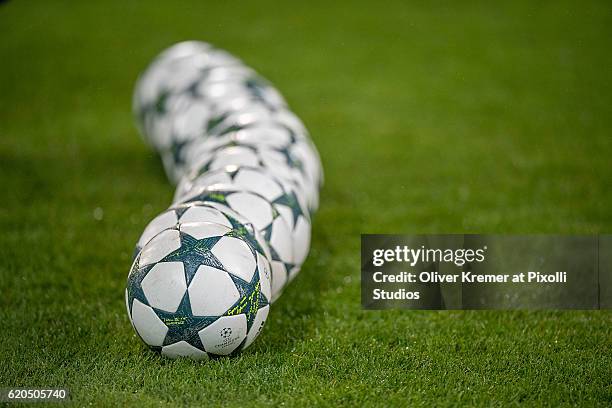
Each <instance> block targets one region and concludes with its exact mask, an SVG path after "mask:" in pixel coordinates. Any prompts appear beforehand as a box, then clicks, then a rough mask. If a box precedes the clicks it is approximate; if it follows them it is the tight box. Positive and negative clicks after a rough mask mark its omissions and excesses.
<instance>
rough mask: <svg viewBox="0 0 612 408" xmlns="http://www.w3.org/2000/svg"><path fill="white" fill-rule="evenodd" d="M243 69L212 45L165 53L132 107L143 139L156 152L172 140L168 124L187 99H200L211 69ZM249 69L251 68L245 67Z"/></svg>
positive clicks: (187, 46) (184, 46)
mask: <svg viewBox="0 0 612 408" xmlns="http://www.w3.org/2000/svg"><path fill="white" fill-rule="evenodd" d="M234 67H243V64H242V62H241V61H240V60H239V59H237V58H235V57H234V56H232V55H230V54H228V53H227V52H225V51H222V50H219V49H215V48H213V47H212V46H210V45H209V44H206V43H200V42H194V41H191V42H185V43H180V44H177V45H175V46H173V47H171V48H169V49H168V50H166V51H164V52H162V53H161V54H160V55H159V56H158V57H157V58H156V59H155V60H154V61H153V62H152V63H151V65H150V66H149V67H148V68H147V70H146V71H145V72H144V73H143V74H142V75H141V76H140V78H139V79H138V81H137V84H136V88H135V91H134V96H133V101H132V107H133V112H134V116H135V117H136V122H137V124H138V127H139V130H140V133H141V135H142V136H143V138H144V139H145V141H146V142H147V143H149V144H150V145H151V146H152V147H154V148H155V149H156V150H160V148H161V147H160V140H158V139H160V138H161V139H162V140H161V142H162V144H163V142H166V143H167V141H166V140H165V139H167V138H169V137H170V136H169V133H168V128H169V126H171V125H169V124H168V123H166V122H168V121H170V122H171V121H172V114H171V113H172V112H176V109H177V106H180V104H179V103H178V102H177V100H178V101H181V100H183V99H184V98H183V97H184V96H190V97H192V98H197V97H198V95H197V94H196V93H195V91H194V90H195V88H196V87H197V85H198V83H199V82H200V80H201V79H202V78H203V77H205V76H207V73H208V72H209V71H211V70H219V69H230V70H231V69H233V68H234ZM244 69H247V68H244Z"/></svg>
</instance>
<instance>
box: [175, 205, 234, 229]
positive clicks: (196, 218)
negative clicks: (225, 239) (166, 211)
mask: <svg viewBox="0 0 612 408" xmlns="http://www.w3.org/2000/svg"><path fill="white" fill-rule="evenodd" d="M181 222H182V223H189V222H211V223H215V224H219V225H223V226H225V227H227V228H232V224H231V223H230V222H229V220H228V219H227V218H226V217H225V216H223V214H222V213H221V211H219V210H217V209H214V208H211V207H204V206H192V207H189V208H187V210H186V211H185V212H184V213H183V214H182V215H181Z"/></svg>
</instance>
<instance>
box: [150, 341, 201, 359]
mask: <svg viewBox="0 0 612 408" xmlns="http://www.w3.org/2000/svg"><path fill="white" fill-rule="evenodd" d="M161 353H162V355H164V356H166V357H169V358H178V357H188V358H191V359H192V360H205V359H208V354H206V353H205V352H204V351H202V350H200V349H199V348H197V347H194V346H192V345H191V344H189V343H187V342H186V341H178V342H176V343H174V344H170V345H168V346H164V347H162V349H161Z"/></svg>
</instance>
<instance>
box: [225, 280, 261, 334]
mask: <svg viewBox="0 0 612 408" xmlns="http://www.w3.org/2000/svg"><path fill="white" fill-rule="evenodd" d="M230 276H231V278H232V280H233V281H234V285H236V288H237V289H238V293H239V294H240V299H238V301H236V303H234V305H233V306H232V307H230V308H229V309H228V310H227V312H225V315H224V316H235V315H239V314H244V315H245V316H246V320H247V332H248V331H249V330H251V327H252V326H253V322H254V321H255V317H256V316H257V311H258V310H259V309H261V308H262V307H265V306H267V305H268V304H269V303H270V302H269V301H268V299H266V297H265V295H264V294H263V293H262V292H261V280H260V278H259V268H258V269H257V270H256V271H255V273H254V274H253V278H252V279H251V281H250V282H247V281H246V280H244V279H241V278H239V277H237V276H234V275H231V274H230Z"/></svg>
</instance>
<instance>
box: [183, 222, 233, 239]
mask: <svg viewBox="0 0 612 408" xmlns="http://www.w3.org/2000/svg"><path fill="white" fill-rule="evenodd" d="M180 229H181V232H184V233H185V234H189V235H191V236H192V237H194V238H195V239H204V238H211V237H219V236H223V235H225V234H227V232H228V229H227V227H226V226H224V225H222V224H215V223H212V222H189V223H184V224H183V223H181V225H180Z"/></svg>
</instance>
